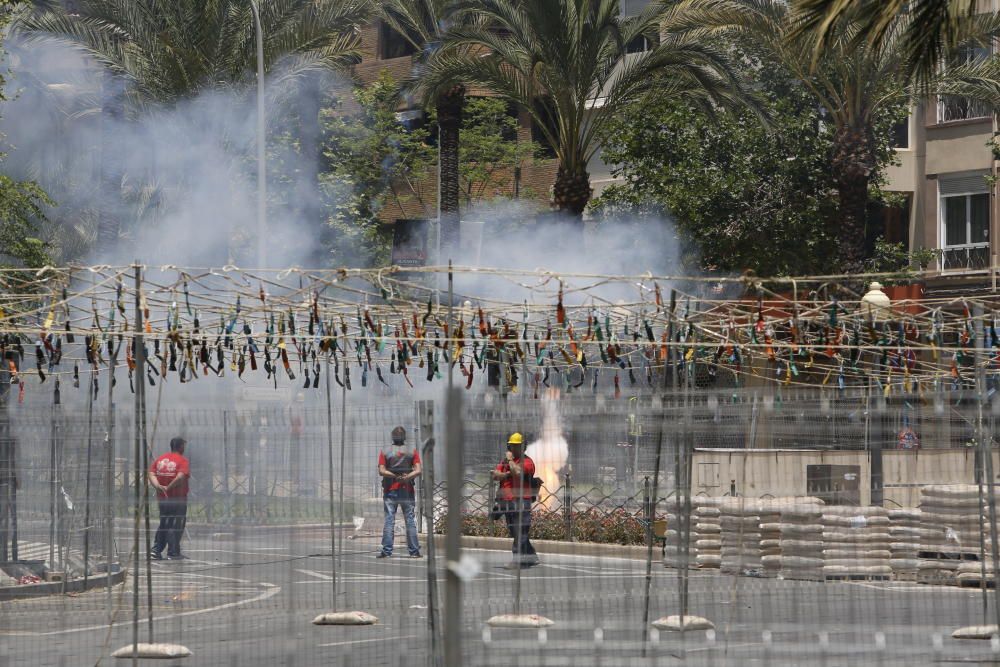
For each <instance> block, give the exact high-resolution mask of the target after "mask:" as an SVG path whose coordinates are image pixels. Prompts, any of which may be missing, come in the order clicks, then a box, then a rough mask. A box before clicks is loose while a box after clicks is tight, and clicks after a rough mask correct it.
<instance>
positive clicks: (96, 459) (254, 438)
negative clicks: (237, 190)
mask: <svg viewBox="0 0 1000 667" xmlns="http://www.w3.org/2000/svg"><path fill="white" fill-rule="evenodd" d="M121 389H122V388H121V387H119V394H120V395H121V399H120V402H119V403H117V404H115V405H114V408H113V409H112V410H111V411H110V414H109V410H108V405H107V403H106V402H104V401H98V402H94V403H93V405H92V406H91V405H88V403H87V397H86V396H84V397H83V398H82V399H81V398H80V397H79V396H78V395H76V394H75V393H74V394H73V395H72V396H68V397H67V398H66V400H65V401H63V403H62V404H60V405H55V404H53V403H52V402H51V401H48V400H46V399H48V398H49V396H47V395H42V394H41V393H40V392H39V393H38V394H36V395H35V396H34V397H32V398H31V399H29V401H27V402H26V403H25V404H24V405H20V404H18V403H16V401H11V404H10V405H8V407H7V411H6V417H7V421H6V422H5V424H4V429H5V431H4V433H6V434H7V435H6V436H5V437H6V438H7V439H8V441H9V442H11V443H13V444H14V445H15V447H14V450H15V453H16V456H15V466H14V470H13V472H14V473H16V485H15V486H16V495H15V496H14V497H15V500H16V508H15V509H16V511H14V512H10V511H9V510H10V509H11V508H10V506H9V505H8V516H9V517H11V519H13V518H14V517H16V526H15V525H14V524H13V523H12V522H11V521H8V523H7V524H5V525H4V527H3V528H4V534H5V539H4V545H5V547H6V549H7V551H6V555H5V556H4V558H3V559H2V560H5V561H7V562H6V563H5V565H4V573H5V574H4V579H3V585H2V586H0V634H2V635H3V640H2V642H0V644H2V645H3V649H2V650H0V665H8V664H9V665H15V664H18V665H19V664H33V665H70V664H73V665H76V664H106V663H107V662H108V661H110V660H111V659H110V658H109V657H108V656H109V655H110V654H111V652H112V651H113V650H115V649H118V648H120V647H122V646H125V645H129V644H130V642H131V640H132V638H133V634H132V633H133V631H134V628H138V636H139V639H141V640H142V641H146V640H147V639H149V638H152V639H154V640H156V641H169V642H173V643H178V644H183V645H185V646H187V647H188V648H189V649H191V650H192V651H193V653H194V657H193V659H189V660H188V662H190V663H191V664H240V665H257V664H260V665H264V664H268V665H274V664H281V665H315V664H342V665H354V664H370V665H393V666H395V665H411V664H428V665H442V664H445V655H446V654H449V655H451V656H454V655H455V653H454V651H456V650H457V651H458V652H459V654H460V655H461V656H462V660H461V662H458V663H453V664H475V665H501V664H504V665H506V664H510V663H512V662H516V663H517V664H528V665H533V664H537V665H558V664H569V663H573V664H574V665H591V664H593V665H621V664H636V665H640V664H649V665H653V664H667V663H673V662H678V661H683V662H684V663H685V664H688V663H690V664H710V665H717V664H733V665H736V664H739V665H743V664H749V663H750V662H754V661H757V662H763V663H765V664H788V665H792V664H802V663H803V662H805V661H807V660H819V661H821V662H823V663H824V664H849V663H859V664H872V663H874V664H907V665H909V664H929V663H931V662H933V661H934V660H937V659H941V660H944V659H960V660H972V661H975V660H979V661H988V660H992V659H993V658H994V656H995V653H994V651H995V646H996V645H995V644H990V643H989V642H980V643H971V644H970V643H961V642H959V641H957V640H953V639H951V637H950V634H951V632H952V631H953V630H954V629H956V628H958V627H960V626H967V625H979V624H983V623H995V622H996V606H995V592H994V589H993V581H994V579H995V577H994V575H993V574H992V572H993V567H994V564H993V560H992V558H991V557H990V554H991V553H992V552H993V551H994V550H995V549H996V545H995V544H994V542H995V539H996V518H995V511H994V505H993V504H992V494H991V490H992V484H991V482H993V481H995V479H996V471H997V470H1000V461H998V460H997V450H996V448H995V447H994V445H993V427H994V424H995V419H996V416H997V414H1000V410H998V408H1000V403H998V402H997V399H996V397H995V396H994V394H993V393H992V392H991V393H989V395H986V396H984V398H983V402H980V399H979V396H978V394H977V393H975V392H974V391H972V390H970V389H968V388H964V387H955V386H941V387H938V388H936V389H935V390H934V391H927V392H926V393H900V392H899V389H898V388H894V389H893V390H891V391H886V390H885V388H884V387H879V386H872V387H845V388H843V389H840V388H838V387H819V388H814V389H809V390H807V389H799V388H795V387H794V386H791V387H789V386H778V387H758V388H753V387H742V388H734V387H726V388H720V387H713V388H699V389H694V388H692V389H689V390H687V391H685V390H682V389H673V388H662V387H658V388H648V387H647V388H645V389H644V390H643V392H640V393H636V394H634V395H632V396H630V397H623V398H621V399H615V398H614V397H613V396H612V395H610V394H605V393H603V392H602V393H599V394H595V393H594V392H593V391H589V390H587V391H585V390H584V389H582V388H581V389H580V390H579V391H575V392H572V393H570V394H568V395H567V394H563V395H562V396H561V397H556V396H555V395H553V394H550V395H548V396H542V397H541V398H540V399H539V400H535V399H534V397H533V396H528V395H526V394H523V393H510V394H507V395H506V396H501V395H500V394H497V393H489V394H477V393H473V392H468V393H465V394H464V395H463V402H462V406H461V408H460V413H458V416H457V417H454V418H453V419H451V420H449V419H448V411H449V407H448V401H446V400H445V399H444V398H442V397H440V396H428V397H427V398H426V399H423V398H418V399H417V400H414V399H413V398H411V397H408V396H400V395H395V394H392V393H391V392H389V391H382V390H381V389H379V388H378V387H375V388H369V389H367V390H365V391H363V392H358V391H354V392H347V391H346V390H344V389H342V388H340V387H334V388H333V389H332V391H330V392H325V391H323V390H322V389H318V390H311V391H306V392H303V393H302V395H294V396H293V395H290V394H289V395H287V396H285V398H284V400H277V401H275V400H262V399H261V397H260V396H257V397H256V398H255V399H252V398H246V397H245V395H244V394H238V395H239V396H241V397H243V398H242V399H241V400H233V398H232V397H231V396H227V395H222V396H221V397H219V396H216V397H212V396H206V397H205V398H204V400H196V401H192V402H191V403H190V404H186V405H184V406H181V405H179V404H177V403H174V402H171V401H170V400H168V399H169V394H168V392H169V391H171V390H173V391H176V390H177V388H168V389H166V390H164V397H163V398H162V399H161V400H158V397H157V395H156V394H155V393H152V392H151V397H150V404H149V405H148V406H147V410H146V440H145V442H146V444H147V445H148V449H147V450H146V451H143V447H142V446H139V447H137V441H136V429H135V415H136V411H135V406H134V405H133V401H132V398H133V397H132V395H131V394H130V393H128V390H127V387H125V388H124V391H122V390H121ZM637 391H638V388H637ZM154 392H155V390H154ZM235 393H236V392H235V390H234V394H235ZM112 424H113V426H112ZM397 425H401V426H403V427H404V428H405V429H406V430H407V433H408V435H407V442H408V446H410V447H413V448H414V449H417V450H418V451H419V454H420V456H421V458H422V460H423V461H422V464H423V475H422V478H421V480H420V483H419V484H418V487H417V497H416V500H415V507H416V515H417V516H416V522H417V524H418V528H419V531H420V534H419V537H418V540H419V544H420V550H421V555H422V556H423V558H422V559H408V558H406V549H405V548H403V545H404V544H405V536H404V529H403V523H404V522H403V521H402V518H401V517H397V521H396V522H395V524H394V529H390V531H389V532H390V533H391V534H393V540H394V542H395V549H394V553H393V557H392V558H389V559H376V558H375V556H376V554H377V553H378V552H379V551H380V550H381V549H382V543H383V539H384V537H383V532H384V531H383V528H384V519H385V507H384V504H383V499H382V486H381V481H380V478H379V476H378V473H377V463H378V456H379V452H380V451H383V450H384V449H385V448H386V447H387V445H388V443H389V432H390V431H391V430H392V428H393V427H395V426H397ZM449 429H451V430H449ZM455 429H457V430H455ZM458 431H460V432H461V436H460V439H459V440H457V441H456V440H453V439H451V437H450V436H449V435H448V434H449V433H456V432H458ZM513 432H520V433H523V434H524V438H525V442H527V443H528V454H529V455H530V456H532V458H533V459H534V460H535V463H536V469H537V470H536V474H537V475H538V476H539V477H541V478H542V480H543V482H544V485H543V486H542V488H541V489H540V491H539V498H538V500H537V502H536V503H535V504H534V507H533V513H532V517H531V519H532V522H531V525H532V529H531V539H532V541H533V542H534V544H535V548H536V549H537V550H538V552H539V554H540V559H541V564H540V565H539V566H537V567H533V568H530V569H520V568H517V569H508V568H507V567H506V566H508V565H509V563H510V561H511V548H512V545H511V538H510V536H509V535H508V532H507V527H506V525H505V524H504V522H503V521H497V520H493V519H491V517H490V514H491V513H492V511H493V508H494V505H495V503H496V499H497V489H496V485H495V483H494V482H493V481H492V480H491V478H490V471H491V470H493V469H494V468H495V467H496V466H497V464H498V463H499V462H500V461H501V460H502V459H503V457H504V453H505V443H506V442H507V438H508V436H509V435H510V434H511V433H513ZM174 436H180V437H183V438H185V439H187V440H188V442H189V444H188V448H187V450H186V455H187V456H188V457H189V458H190V461H191V468H192V476H191V488H190V495H189V500H188V515H187V528H186V531H185V533H184V536H183V538H182V547H183V550H184V552H185V554H186V555H187V556H188V559H187V560H184V561H180V562H167V561H163V562H159V561H152V562H148V561H147V560H146V558H145V553H146V551H147V539H149V540H152V539H153V534H154V533H155V531H156V529H157V524H158V510H157V503H156V501H155V499H152V498H151V499H150V501H149V503H150V517H149V521H150V525H149V530H148V532H147V528H146V524H145V517H143V516H141V511H140V516H139V517H138V519H137V516H136V507H137V503H136V498H137V496H136V481H137V480H136V471H137V470H138V471H142V470H144V469H146V468H148V466H149V465H150V463H151V462H152V460H153V459H154V458H155V457H157V456H159V455H160V454H163V453H164V452H165V451H167V444H168V442H169V440H170V438H172V437H174ZM142 443H143V440H142V439H141V438H140V439H139V444H140V445H142ZM456 447H460V448H461V451H462V454H463V457H462V465H461V468H460V470H459V471H458V472H459V473H460V474H458V475H454V474H453V471H451V470H449V467H448V466H449V463H450V456H451V453H452V452H454V451H455V450H454V449H453V448H456ZM137 452H138V460H137ZM984 452H988V453H989V456H986V457H984V456H983V454H984ZM139 481H140V491H141V490H142V489H143V488H144V487H142V486H141V481H142V480H141V476H140V479H139ZM450 483H457V484H459V485H460V486H459V489H460V494H459V496H458V497H459V498H460V503H459V506H457V507H454V508H452V507H451V505H450V503H449V493H448V491H449V488H450V487H449V484H450ZM429 489H433V493H430V494H429V498H425V494H428V490H429ZM141 496H142V494H140V496H139V497H140V498H141ZM817 508H818V509H817ZM139 509H140V510H141V509H142V503H141V502H140V503H139ZM452 509H454V510H455V512H457V513H458V514H459V516H460V519H461V520H460V527H461V532H462V533H463V534H464V541H463V542H462V543H461V546H462V550H461V552H460V558H457V559H454V558H450V557H449V556H448V554H447V552H446V549H445V542H446V540H447V538H448V537H449V534H448V531H447V526H446V524H447V521H448V519H449V514H450V512H451V510H452ZM137 521H138V523H137ZM136 525H138V527H139V532H138V533H136ZM137 536H138V540H137V539H136V538H137ZM137 543H138V545H139V550H138V553H139V555H140V558H139V559H138V563H139V567H138V569H137V568H136V567H135V563H136V558H135V556H136V551H135V545H136V544H137ZM14 549H17V551H18V553H17V554H14ZM793 559H798V560H793ZM14 561H21V562H22V564H24V563H27V564H29V565H31V567H34V568H35V570H33V571H35V572H37V573H38V575H40V576H39V578H40V579H43V580H44V579H45V578H50V579H52V582H50V583H54V584H61V586H62V587H61V588H60V587H59V586H58V585H57V586H56V588H50V589H47V590H48V592H47V593H46V594H44V595H40V594H35V593H33V592H32V591H30V590H27V588H26V586H29V584H22V583H21V579H22V578H23V577H24V576H25V574H26V572H27V570H25V569H24V568H23V567H22V568H21V569H18V568H17V567H14V566H16V565H17V564H16V563H14ZM24 567H27V566H26V565H25V566H24ZM647 568H648V569H647ZM108 570H111V571H113V572H118V571H120V572H122V573H123V575H122V576H123V577H124V580H123V581H118V580H116V581H114V582H113V585H112V586H111V587H110V588H109V587H107V586H106V585H101V582H100V581H99V580H100V577H101V576H103V573H104V572H106V571H108ZM807 575H808V576H807ZM84 576H87V577H90V578H93V579H95V580H98V584H99V585H98V587H97V588H93V589H91V590H83V589H77V588H75V586H76V583H75V582H78V581H79V580H80V579H81V578H82V577H84ZM104 583H106V582H104ZM36 585H39V586H45V585H46V583H45V581H42V582H39V583H38V584H36ZM456 591H457V593H456ZM137 592H138V593H139V595H138V597H136V593H137ZM451 593H454V594H456V595H457V596H458V597H457V600H459V602H458V605H457V607H455V608H453V609H451V611H457V612H458V613H457V615H449V607H448V604H447V603H446V600H447V599H448V597H447V596H448V595H449V594H451ZM22 595H32V597H21V596H22ZM348 610H357V611H365V612H368V613H371V614H373V615H375V616H377V617H378V619H379V620H378V623H377V624H376V625H374V626H355V627H350V626H315V625H313V624H312V623H311V621H312V620H313V618H314V617H315V616H317V615H318V614H321V613H324V612H328V611H348ZM681 610H685V611H686V613H687V614H693V615H697V616H700V617H704V618H706V619H708V620H709V621H711V622H712V624H713V625H714V627H713V628H712V629H711V630H708V631H706V630H694V629H693V628H692V629H689V630H687V631H685V632H684V633H683V634H682V633H678V632H671V631H669V630H666V629H663V628H665V627H666V625H664V624H660V625H659V627H654V625H653V622H654V621H656V620H657V619H661V618H662V617H666V616H670V615H675V614H679V613H680V612H681ZM513 613H517V614H520V615H521V616H527V617H531V618H535V617H534V616H532V615H537V616H538V617H545V618H547V619H550V620H551V621H553V625H551V626H548V627H531V628H529V629H524V628H521V629H515V628H510V627H504V626H502V625H491V624H490V623H489V622H488V621H489V620H490V619H492V618H493V617H496V616H503V615H508V614H513ZM150 617H152V619H153V620H152V622H150V621H149V618H150ZM535 620H536V621H537V618H535ZM133 622H135V625H134V626H133Z"/></svg>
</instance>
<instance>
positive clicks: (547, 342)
mask: <svg viewBox="0 0 1000 667" xmlns="http://www.w3.org/2000/svg"><path fill="white" fill-rule="evenodd" d="M134 270H135V267H133V266H107V265H97V266H90V267H79V266H72V267H45V268H43V269H41V270H38V271H26V270H23V269H3V270H0V353H2V359H3V363H4V364H5V370H7V371H9V372H10V376H11V382H12V383H14V384H20V385H21V389H20V394H21V399H22V400H23V394H24V391H25V387H26V386H27V385H30V384H34V383H38V384H42V383H45V382H46V381H48V380H50V379H52V378H55V380H56V382H58V381H60V380H68V379H71V380H72V383H73V385H74V386H75V387H80V386H81V382H80V377H81V375H83V376H86V375H87V374H88V373H90V374H91V376H96V375H97V374H98V373H99V372H100V371H101V370H102V369H105V368H107V366H108V364H109V363H110V362H109V359H111V358H112V356H113V355H112V352H114V351H121V349H122V348H124V354H121V355H118V357H117V358H118V359H121V360H122V362H121V364H120V366H121V367H123V368H126V369H127V371H128V374H129V378H130V381H131V380H132V378H133V376H134V375H135V374H138V375H139V376H140V377H141V376H143V375H144V376H145V377H146V378H147V380H148V381H149V382H150V384H155V383H156V382H157V381H163V382H169V381H170V380H171V379H173V378H176V379H177V381H178V382H179V383H182V384H186V383H189V382H194V381H197V380H200V379H204V378H206V377H224V376H226V375H227V374H228V375H235V376H236V377H238V378H239V379H241V380H246V379H248V378H249V377H251V376H258V375H262V376H264V377H266V379H267V381H268V382H269V383H270V384H273V386H275V387H277V386H279V385H280V384H282V383H287V384H289V385H295V383H299V386H301V387H302V388H303V389H309V388H313V389H315V388H318V387H319V376H320V374H321V372H322V371H323V369H324V368H327V369H329V370H330V371H332V372H333V373H334V379H335V381H336V382H337V384H338V385H340V386H342V387H345V388H347V389H349V390H354V389H356V388H367V387H373V388H374V387H381V388H382V389H384V390H396V389H404V388H405V387H411V388H412V387H414V386H415V385H416V384H417V383H433V382H435V381H437V380H439V379H441V378H442V377H443V373H444V372H445V371H446V370H447V366H448V364H451V365H452V366H453V367H455V368H457V369H458V370H459V371H460V373H461V375H462V376H463V378H464V379H465V386H466V387H467V388H472V387H474V386H477V384H482V383H485V384H488V385H494V386H500V387H503V388H505V389H506V390H507V391H511V392H518V391H522V392H527V393H529V394H530V395H533V396H535V397H537V396H538V394H539V391H540V387H541V386H559V387H561V388H562V389H564V390H567V391H573V390H588V389H589V390H592V391H598V388H599V387H602V388H608V389H609V390H610V389H611V388H613V391H614V395H615V396H616V397H618V396H621V394H622V391H627V390H628V388H629V387H635V388H636V389H640V388H642V387H643V386H646V387H655V386H660V385H663V384H665V383H666V381H667V379H668V378H680V377H686V378H688V379H689V380H690V381H697V383H698V384H699V386H705V385H706V384H712V383H715V382H717V381H718V378H719V377H720V375H726V376H727V380H726V382H727V384H726V385H725V386H735V387H739V386H744V385H748V384H761V383H777V384H780V385H790V386H811V387H829V388H831V389H840V390H845V389H847V388H848V387H852V386H859V385H866V386H876V387H878V388H880V389H881V391H883V392H884V393H885V395H886V396H888V395H890V394H891V393H892V392H902V393H918V394H919V393H922V392H924V391H925V390H927V391H930V390H938V389H940V388H948V387H952V388H962V387H966V386H971V385H972V383H973V382H974V376H975V367H974V363H975V362H974V355H975V352H976V351H977V349H978V350H982V351H985V352H986V355H985V356H984V359H985V361H984V364H985V366H986V371H987V372H988V373H989V374H990V375H991V377H992V375H993V374H995V373H997V372H998V371H1000V336H998V334H997V324H996V312H995V310H994V309H995V307H996V300H995V299H973V298H969V299H946V298H926V299H919V300H897V302H896V303H895V304H893V306H892V307H891V309H890V310H889V311H887V312H875V311H873V310H872V308H871V307H869V306H868V304H867V303H864V302H863V301H862V300H861V296H860V291H861V285H862V284H864V281H865V280H866V279H868V278H888V279H889V280H892V279H893V278H894V276H891V275H889V276H887V275H884V274H868V275H852V276H816V277H801V278H779V279H761V278H756V277H753V276H743V277H739V278H706V277H684V276H652V275H645V276H612V275H599V274H581V273H574V274H565V273H563V274H556V273H552V272H548V271H541V270H538V271H524V270H515V269H511V270H505V269H481V268H469V267H457V268H453V269H452V270H453V272H454V275H455V280H456V283H457V284H459V285H462V286H466V289H468V290H469V291H470V292H471V293H470V294H459V295H457V296H456V302H455V303H454V304H453V313H452V317H453V322H454V326H453V327H452V329H451V330H449V326H448V324H447V310H448V308H447V304H441V303H440V302H439V299H440V295H439V293H438V292H436V291H435V289H434V287H433V285H434V283H435V279H436V274H439V273H441V272H443V271H446V270H447V268H444V267H421V268H417V269H411V268H407V269H405V270H404V269H401V268H399V267H387V268H382V269H335V270H305V269H297V268H293V269H286V270H281V271H274V270H249V269H240V268H238V267H234V266H226V267H222V268H217V269H212V268H184V267H175V266H164V267H159V269H157V268H155V267H151V268H148V269H144V279H143V280H144V282H143V283H142V286H141V287H140V288H139V294H138V299H136V294H135V287H134V286H132V287H130V283H131V281H129V280H126V279H127V278H130V277H131V276H132V275H133V272H134ZM895 278H896V279H898V278H899V276H898V275H897V276H895ZM136 302H138V303H139V304H141V306H140V307H141V308H142V310H143V321H144V332H143V333H144V334H145V340H146V341H147V342H146V345H147V350H146V352H147V354H146V355H145V356H146V359H147V365H146V368H144V369H138V368H136V361H135V358H136V356H137V355H135V353H134V351H133V350H132V349H131V345H132V342H131V334H132V333H133V332H130V329H129V326H130V325H129V323H130V321H132V320H133V319H134V312H132V310H133V308H134V306H133V305H132V304H134V303H136ZM977 307H979V308H981V309H982V311H981V312H983V313H984V315H982V319H983V329H982V330H983V331H984V332H985V335H984V336H983V337H982V339H981V340H980V339H978V337H977V335H976V331H977V324H978V323H977V322H976V318H975V317H974V316H973V315H972V313H973V312H979V311H978V310H977ZM352 369H353V370H354V374H355V379H357V378H358V376H359V375H360V380H361V381H360V383H359V382H357V381H355V382H353V383H352V381H351V371H352ZM373 375H374V377H372V376H373ZM83 386H89V384H88V383H87V382H84V383H83Z"/></svg>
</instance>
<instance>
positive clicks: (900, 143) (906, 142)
mask: <svg viewBox="0 0 1000 667" xmlns="http://www.w3.org/2000/svg"><path fill="white" fill-rule="evenodd" d="M891 132H892V134H891V139H890V140H891V141H892V144H891V146H892V147H893V148H899V149H903V150H905V149H907V148H909V147H910V117H909V116H907V117H906V118H904V119H903V120H901V121H900V122H898V123H896V124H895V125H893V126H892V130H891Z"/></svg>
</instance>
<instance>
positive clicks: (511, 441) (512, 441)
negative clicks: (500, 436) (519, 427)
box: [507, 433, 524, 445]
mask: <svg viewBox="0 0 1000 667" xmlns="http://www.w3.org/2000/svg"><path fill="white" fill-rule="evenodd" d="M507 444H508V445H523V444H524V438H523V437H522V436H521V434H520V433H512V434H511V436H510V437H509V438H507Z"/></svg>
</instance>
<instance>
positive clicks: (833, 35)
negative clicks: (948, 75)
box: [793, 0, 1000, 84]
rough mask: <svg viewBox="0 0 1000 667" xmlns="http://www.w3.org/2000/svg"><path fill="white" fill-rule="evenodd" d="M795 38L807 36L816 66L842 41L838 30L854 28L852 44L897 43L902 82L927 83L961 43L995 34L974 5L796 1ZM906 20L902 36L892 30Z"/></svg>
mask: <svg viewBox="0 0 1000 667" xmlns="http://www.w3.org/2000/svg"><path fill="white" fill-rule="evenodd" d="M793 4H794V6H795V20H796V22H797V27H796V33H795V34H796V36H806V35H807V36H809V38H810V39H811V41H812V49H811V53H812V57H813V59H814V61H818V60H819V59H820V58H821V57H822V54H823V52H824V51H825V50H827V49H830V48H837V47H836V44H837V42H839V41H841V40H842V37H841V36H839V35H838V33H839V32H840V28H839V24H841V23H842V22H843V21H844V20H848V21H851V22H852V23H853V24H854V25H855V26H856V28H855V31H854V35H853V40H854V43H855V44H859V45H860V44H865V43H867V44H868V45H869V46H875V47H879V46H881V45H883V44H884V43H885V42H886V41H896V42H898V46H897V47H896V48H898V49H899V50H900V51H901V52H902V56H903V57H902V63H901V69H902V72H903V74H904V76H905V77H906V78H907V79H912V80H915V81H917V82H918V83H925V84H926V83H927V82H929V81H931V80H932V79H933V78H934V76H935V74H936V72H937V70H938V67H939V66H940V63H941V62H942V61H943V60H945V58H946V57H947V55H948V54H949V53H951V52H953V51H954V50H955V49H957V48H958V47H959V46H961V45H962V44H963V43H965V42H966V41H967V40H968V38H969V33H970V30H971V31H973V32H981V31H982V30H984V29H986V30H987V31H995V29H996V26H997V25H998V23H1000V19H998V17H997V16H996V15H995V14H987V15H980V16H977V15H976V11H977V8H979V7H983V6H984V5H985V3H982V2H978V1H977V0H878V2H871V1H870V0H795V2H794V3H793ZM904 16H905V17H906V21H905V26H904V27H903V30H902V31H901V34H899V35H894V34H893V33H895V32H897V31H898V30H899V27H898V25H897V23H898V21H899V19H900V18H902V17H904Z"/></svg>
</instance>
